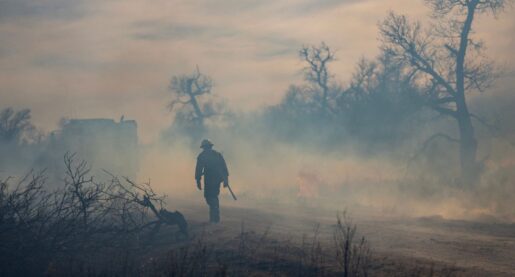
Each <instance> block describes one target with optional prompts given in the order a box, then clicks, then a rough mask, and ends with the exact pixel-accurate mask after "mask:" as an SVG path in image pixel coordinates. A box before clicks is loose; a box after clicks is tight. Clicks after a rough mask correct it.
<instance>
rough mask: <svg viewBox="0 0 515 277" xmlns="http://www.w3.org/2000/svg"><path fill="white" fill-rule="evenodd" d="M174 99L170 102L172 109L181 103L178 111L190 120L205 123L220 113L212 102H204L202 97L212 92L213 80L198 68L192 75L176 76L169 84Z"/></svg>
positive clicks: (169, 105)
mask: <svg viewBox="0 0 515 277" xmlns="http://www.w3.org/2000/svg"><path fill="white" fill-rule="evenodd" d="M169 88H170V90H171V91H172V94H173V100H172V101H171V102H170V104H168V108H169V109H170V111H173V110H174V109H175V108H176V107H177V105H180V107H179V108H178V112H180V113H182V114H183V115H184V116H187V117H188V119H189V120H191V121H194V122H196V123H198V124H199V125H201V126H203V125H204V120H205V119H207V118H209V117H212V116H215V115H217V114H218V110H217V109H216V107H215V106H214V103H212V102H202V100H201V98H202V97H203V96H207V95H209V94H211V89H212V88H213V81H212V80H211V78H210V77H208V76H206V75H204V74H202V73H200V70H199V69H198V67H197V69H196V71H195V72H193V74H191V75H182V76H174V77H172V80H171V82H170V86H169Z"/></svg>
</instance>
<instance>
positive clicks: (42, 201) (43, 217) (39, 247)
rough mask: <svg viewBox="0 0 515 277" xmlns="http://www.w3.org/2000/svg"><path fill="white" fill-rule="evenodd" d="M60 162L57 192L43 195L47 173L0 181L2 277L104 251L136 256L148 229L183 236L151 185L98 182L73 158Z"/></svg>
mask: <svg viewBox="0 0 515 277" xmlns="http://www.w3.org/2000/svg"><path fill="white" fill-rule="evenodd" d="M64 163H65V178H64V183H63V185H62V186H61V188H60V189H58V190H56V191H50V192H49V191H46V190H45V187H47V185H46V181H47V179H46V177H45V172H30V173H29V174H27V175H26V176H25V177H23V178H21V180H20V181H19V182H17V183H16V184H13V181H14V180H13V179H12V178H7V179H5V180H1V179H0V260H2V261H3V262H4V265H6V266H5V267H0V275H2V276H13V275H14V276H38V275H42V274H43V272H44V270H45V269H46V268H48V266H49V265H50V264H52V263H55V262H57V261H63V259H82V258H86V257H88V256H90V255H102V253H103V250H107V251H105V253H109V251H110V250H114V249H124V251H125V250H127V251H128V250H129V249H132V250H136V251H137V252H140V251H141V249H143V248H146V247H147V246H148V243H147V242H148V241H144V240H141V238H144V237H145V236H141V235H146V234H149V230H148V227H150V226H156V225H158V226H160V225H161V224H168V225H178V226H179V228H180V231H181V232H182V234H184V235H187V223H186V220H185V219H184V217H183V216H182V215H181V214H180V213H179V212H175V213H171V212H168V211H167V210H165V209H163V208H162V205H163V201H164V196H159V195H158V194H156V193H155V192H154V191H153V190H152V187H151V186H150V184H149V183H146V184H141V185H140V184H136V183H134V182H132V181H130V180H128V179H125V181H123V182H122V181H119V180H118V179H117V178H115V177H113V178H111V180H110V181H108V182H97V181H95V180H94V178H93V176H91V174H90V170H89V166H88V164H87V163H86V162H84V161H77V159H76V157H75V155H74V154H66V155H65V157H64ZM156 204H157V205H159V206H160V207H161V210H159V211H158V210H157V209H156V207H155V205H156ZM151 231H152V230H151ZM151 231H150V232H151ZM150 234H152V233H150Z"/></svg>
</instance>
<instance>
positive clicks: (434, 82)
mask: <svg viewBox="0 0 515 277" xmlns="http://www.w3.org/2000/svg"><path fill="white" fill-rule="evenodd" d="M425 2H426V3H427V4H428V5H429V6H430V7H431V8H432V11H433V18H434V19H435V20H436V22H437V23H435V24H434V25H433V26H432V28H431V30H430V31H427V32H425V31H424V30H423V29H422V27H421V24H420V23H419V22H414V23H412V22H410V21H409V20H408V18H407V17H406V16H404V15H396V14H394V13H390V15H389V16H388V17H387V18H386V19H385V20H384V22H382V24H381V25H380V32H381V35H382V39H383V48H384V49H383V50H384V51H388V52H390V53H391V54H392V55H393V56H394V57H396V58H397V59H398V60H399V61H401V62H404V63H406V64H408V65H409V66H410V67H411V68H413V69H414V70H416V74H417V77H418V82H420V83H421V84H422V86H423V87H424V88H425V89H424V93H423V95H422V96H423V99H424V101H425V104H426V105H427V106H429V107H431V108H432V109H434V110H435V111H437V112H438V113H440V114H442V115H445V116H449V117H451V118H453V119H454V120H456V122H457V124H458V129H459V140H458V141H459V144H460V161H461V177H462V181H464V182H467V183H473V182H475V181H476V180H477V178H478V172H479V169H480V166H479V165H480V163H479V162H478V161H477V157H476V153H477V147H478V146H477V140H476V136H475V134H474V127H473V125H472V120H471V118H472V114H471V113H470V112H469V109H468V106H467V101H466V92H469V91H471V90H478V91H484V90H486V89H487V88H489V87H490V85H491V84H492V83H493V81H494V79H495V77H496V72H495V70H494V66H493V64H492V62H490V61H489V60H487V59H486V58H483V55H482V53H481V49H482V46H483V44H482V43H481V42H478V41H475V40H473V39H472V38H471V34H472V25H473V22H474V18H475V16H476V15H477V14H483V13H489V12H490V13H493V14H497V13H498V12H500V11H502V10H503V8H504V7H505V6H506V5H507V4H508V2H510V0H425Z"/></svg>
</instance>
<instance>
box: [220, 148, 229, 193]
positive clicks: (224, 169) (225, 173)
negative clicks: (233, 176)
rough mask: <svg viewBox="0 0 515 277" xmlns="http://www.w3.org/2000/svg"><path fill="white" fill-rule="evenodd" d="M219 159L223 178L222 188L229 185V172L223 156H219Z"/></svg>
mask: <svg viewBox="0 0 515 277" xmlns="http://www.w3.org/2000/svg"><path fill="white" fill-rule="evenodd" d="M220 158H221V159H222V176H223V178H224V187H227V186H228V185H229V170H228V169H227V163H225V159H224V156H222V154H220Z"/></svg>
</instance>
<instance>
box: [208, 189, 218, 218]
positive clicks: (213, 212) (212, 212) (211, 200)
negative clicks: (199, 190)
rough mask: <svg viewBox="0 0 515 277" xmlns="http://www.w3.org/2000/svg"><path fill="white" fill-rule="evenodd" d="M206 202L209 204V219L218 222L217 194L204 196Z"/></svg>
mask: <svg viewBox="0 0 515 277" xmlns="http://www.w3.org/2000/svg"><path fill="white" fill-rule="evenodd" d="M206 202H207V204H208V205H209V221H210V222H214V223H218V222H220V204H219V201H218V196H217V195H211V196H206Z"/></svg>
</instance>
